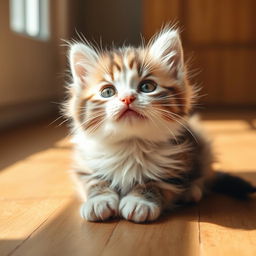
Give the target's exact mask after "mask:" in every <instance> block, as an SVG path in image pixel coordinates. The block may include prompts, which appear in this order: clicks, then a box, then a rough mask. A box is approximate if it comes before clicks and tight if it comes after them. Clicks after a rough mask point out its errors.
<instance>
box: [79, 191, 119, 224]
mask: <svg viewBox="0 0 256 256" xmlns="http://www.w3.org/2000/svg"><path fill="white" fill-rule="evenodd" d="M118 204H119V197H118V195H117V194H114V193H113V194H104V195H98V196H95V197H92V198H89V199H88V200H87V201H86V202H85V203H84V204H83V205H82V206H81V209H80V214H81V216H82V217H83V218H84V219H86V220H88V221H103V220H106V219H109V218H110V217H114V216H116V215H117V213H118Z"/></svg>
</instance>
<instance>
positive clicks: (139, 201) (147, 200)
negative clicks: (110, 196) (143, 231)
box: [119, 184, 164, 222]
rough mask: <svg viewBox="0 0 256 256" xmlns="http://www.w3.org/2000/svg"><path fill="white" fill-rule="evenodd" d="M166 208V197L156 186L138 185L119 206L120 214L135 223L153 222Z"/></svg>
mask: <svg viewBox="0 0 256 256" xmlns="http://www.w3.org/2000/svg"><path fill="white" fill-rule="evenodd" d="M163 208H164V195H163V194H162V191H161V189H159V188H158V187H157V186H155V185H154V184H146V185H137V186H135V187H134V188H133V189H132V191H131V192H129V193H128V194H127V195H126V196H124V197H123V198H122V199H121V201H120V205H119V212H120V214H121V215H122V216H123V217H124V218H125V219H127V220H131V221H134V222H145V221H153V220H155V219H157V218H158V217H159V216H160V214H161V212H162V210H163Z"/></svg>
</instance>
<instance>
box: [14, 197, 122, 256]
mask: <svg viewBox="0 0 256 256" xmlns="http://www.w3.org/2000/svg"><path fill="white" fill-rule="evenodd" d="M78 209H79V203H78V201H77V200H74V199H73V200H70V201H69V203H68V204H65V205H63V207H62V208H60V209H58V211H56V212H55V213H54V214H53V215H52V216H51V217H49V218H48V220H47V222H45V223H44V224H43V225H42V226H41V227H40V228H39V229H37V230H36V231H35V232H34V233H33V234H32V235H31V236H30V238H29V239H28V240H27V241H26V242H24V243H23V244H22V246H20V247H19V248H18V249H17V250H16V251H15V252H13V254H12V255H13V256H17V255H19V256H24V255H26V256H35V255H38V256H41V255H42V256H44V255H51V256H52V255H72V256H78V255H93V256H94V255H101V254H102V252H103V250H104V247H105V244H107V242H108V240H109V237H110V236H111V234H112V232H113V230H114V228H115V226H116V223H117V222H105V223H92V222H86V221H83V220H82V219H81V218H80V216H79V211H78Z"/></svg>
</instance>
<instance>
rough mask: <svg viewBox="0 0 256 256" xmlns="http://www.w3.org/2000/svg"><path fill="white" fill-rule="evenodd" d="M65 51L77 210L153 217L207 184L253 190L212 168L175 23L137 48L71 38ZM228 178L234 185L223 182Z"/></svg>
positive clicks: (95, 215)
mask: <svg viewBox="0 0 256 256" xmlns="http://www.w3.org/2000/svg"><path fill="white" fill-rule="evenodd" d="M69 58H70V66H71V73H72V78H73V83H72V84H71V85H70V87H69V93H70V98H69V100H68V101H67V104H66V114H67V116H69V117H70V118H71V120H72V126H73V127H72V133H73V143H74V174H75V179H76V182H77V186H78V187H79V191H80V194H81V196H82V198H83V200H84V203H83V205H82V207H81V215H82V217H83V218H85V219H86V220H89V221H99V220H100V221H101V220H106V219H109V218H110V217H114V216H121V217H123V218H125V219H127V220H131V221H134V222H145V221H153V220H156V219H157V218H158V217H159V216H160V215H161V213H162V212H163V211H164V210H165V209H171V208H172V207H174V206H175V205H176V204H177V203H178V202H198V201H199V200H200V199H201V198H202V196H203V195H204V194H205V193H206V191H207V190H210V188H211V189H214V190H216V191H220V192H225V193H230V194H232V193H233V194H235V193H237V195H236V196H238V197H239V196H240V197H242V196H244V195H247V194H249V193H251V192H254V191H255V188H254V187H252V186H251V185H250V184H249V183H247V182H245V181H243V180H241V179H239V178H236V177H232V176H229V175H221V174H217V173H215V172H213V170H212V163H213V161H214V156H213V153H212V150H211V145H210V143H209V142H208V140H207V137H206V136H205V135H204V133H203V132H202V131H201V129H200V127H199V124H198V122H197V120H196V118H194V117H192V116H191V114H190V113H191V111H192V107H193V103H194V102H195V99H196V95H197V90H196V89H195V88H194V87H193V86H192V85H190V84H189V81H188V78H187V72H186V66H185V64H184V59H183V49H182V45H181V41H180V37H179V33H178V30H175V29H171V28H165V29H163V30H162V31H161V32H160V33H159V34H157V35H156V36H155V37H154V38H153V39H152V40H151V41H150V42H149V43H148V45H143V46H141V47H138V48H134V47H122V48H119V49H113V50H106V51H103V50H98V49H96V48H94V47H93V46H91V45H90V44H89V43H74V44H73V45H71V49H70V56H69ZM232 180H234V181H235V182H237V181H238V182H237V183H238V185H239V184H240V185H241V187H242V190H241V191H238V190H237V189H236V188H233V189H232V188H231V190H229V189H227V187H226V184H228V183H229V182H230V181H232ZM218 181H220V182H219V184H222V189H221V187H220V186H218V185H217V184H218ZM221 182H222V183H221ZM223 182H224V183H223ZM225 190H226V191H225Z"/></svg>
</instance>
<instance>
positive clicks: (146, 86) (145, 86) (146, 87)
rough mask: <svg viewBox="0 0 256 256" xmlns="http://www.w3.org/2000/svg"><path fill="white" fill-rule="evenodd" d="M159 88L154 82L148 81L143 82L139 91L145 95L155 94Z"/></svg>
mask: <svg viewBox="0 0 256 256" xmlns="http://www.w3.org/2000/svg"><path fill="white" fill-rule="evenodd" d="M156 87H157V84H156V83H155V82H154V81H151V80H146V81H142V82H141V83H140V85H139V90H140V91H141V92H144V93H149V92H153V91H154V90H155V89H156Z"/></svg>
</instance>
